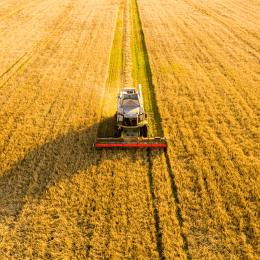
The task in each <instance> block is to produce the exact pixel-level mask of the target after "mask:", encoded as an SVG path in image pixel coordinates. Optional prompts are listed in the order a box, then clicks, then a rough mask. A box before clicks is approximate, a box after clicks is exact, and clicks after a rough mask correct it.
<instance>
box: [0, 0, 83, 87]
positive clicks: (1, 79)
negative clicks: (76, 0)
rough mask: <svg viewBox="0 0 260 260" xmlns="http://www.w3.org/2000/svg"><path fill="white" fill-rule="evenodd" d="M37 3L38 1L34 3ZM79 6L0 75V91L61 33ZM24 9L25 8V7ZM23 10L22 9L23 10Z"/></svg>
mask: <svg viewBox="0 0 260 260" xmlns="http://www.w3.org/2000/svg"><path fill="white" fill-rule="evenodd" d="M36 2H38V1H36ZM79 7H80V5H79V4H78V5H77V6H76V7H75V8H73V10H71V11H70V12H69V13H68V14H67V16H66V17H65V19H62V21H59V22H58V23H57V25H56V26H55V28H54V29H53V30H52V31H51V32H50V33H49V34H48V35H47V36H44V37H43V38H41V39H40V40H39V41H38V42H37V43H36V44H35V45H34V46H33V48H32V50H30V51H28V52H25V53H24V54H23V55H22V56H21V57H20V58H19V59H17V60H16V61H15V62H14V63H13V64H12V65H11V66H10V67H9V68H8V69H7V70H6V71H5V72H4V73H2V75H0V90H1V89H2V88H3V87H4V86H5V85H6V84H7V83H8V82H9V81H10V80H11V79H12V78H13V77H14V76H15V75H16V74H17V73H18V72H19V71H20V70H21V69H22V68H24V67H25V65H26V64H28V62H29V61H30V60H31V59H32V58H33V57H34V56H35V55H36V54H37V53H39V52H40V51H42V50H43V49H44V48H46V47H47V46H48V45H50V44H51V42H52V41H53V40H54V38H55V37H56V36H58V35H59V34H60V32H61V29H62V28H63V27H64V25H65V24H66V23H67V22H68V21H69V19H70V18H71V17H72V16H73V14H74V13H75V12H76V11H77V10H78V9H79ZM25 8H26V7H25ZM23 9H24V8H23ZM0 21H1V19H0Z"/></svg>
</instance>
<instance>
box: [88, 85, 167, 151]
mask: <svg viewBox="0 0 260 260" xmlns="http://www.w3.org/2000/svg"><path fill="white" fill-rule="evenodd" d="M115 117H116V120H117V123H116V125H115V127H116V131H117V138H115V137H111V138H96V139H95V143H94V144H93V146H94V147H136V148H145V147H146V148H148V147H150V148H152V147H159V148H165V149H167V147H168V138H162V137H153V138H147V135H148V127H149V125H148V115H147V114H146V113H145V112H144V107H143V97H142V91H141V85H140V84H139V85H138V91H137V90H136V89H135V88H125V89H123V91H121V92H120V93H119V95H118V105H117V112H116V114H115Z"/></svg>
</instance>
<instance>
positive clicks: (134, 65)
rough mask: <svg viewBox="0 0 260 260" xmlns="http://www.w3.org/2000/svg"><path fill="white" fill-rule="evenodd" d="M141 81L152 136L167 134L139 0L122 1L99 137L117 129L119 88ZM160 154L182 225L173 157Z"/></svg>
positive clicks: (155, 215)
mask: <svg viewBox="0 0 260 260" xmlns="http://www.w3.org/2000/svg"><path fill="white" fill-rule="evenodd" d="M129 30H130V31H129ZM138 84H141V85H142V94H143V100H144V108H145V111H146V113H148V118H149V133H148V136H150V137H151V136H160V137H163V136H164V133H163V129H162V125H161V116H160V113H159V108H158V105H157V99H156V94H155V87H154V85H153V82H152V72H151V68H150V64H149V57H148V53H147V49H146V45H145V38H144V34H143V30H142V24H141V20H140V16H139V10H138V4H137V1H136V0H125V1H122V2H121V5H120V7H119V10H118V14H117V21H116V27H115V33H114V39H113V43H112V48H111V53H110V62H109V68H108V74H107V81H106V86H105V90H104V94H103V99H102V104H101V112H100V115H101V121H100V124H99V127H98V131H97V136H98V137H110V136H112V134H113V133H112V132H111V130H110V129H114V124H115V119H114V118H113V115H114V114H115V111H116V109H117V102H115V97H117V94H118V91H119V90H120V89H122V88H124V87H126V86H129V85H131V86H130V87H135V88H136V87H137V85H138ZM115 152H116V151H115ZM157 153H158V154H159V155H160V156H163V157H164V160H166V163H167V174H168V175H169V178H170V180H171V190H172V195H173V197H174V201H175V205H176V216H177V219H178V221H179V226H180V227H181V228H182V223H183V219H182V216H181V211H180V206H179V201H178V191H177V187H176V184H175V182H174V176H173V171H172V169H171V165H170V161H169V157H168V154H167V152H166V151H165V152H163V151H157ZM146 155H147V162H148V168H149V169H148V180H149V186H150V194H151V198H152V202H151V203H152V208H153V218H154V223H155V229H156V240H157V241H156V244H157V251H158V253H159V259H166V258H165V255H164V244H163V241H162V231H161V230H162V228H161V224H160V216H159V212H158V208H157V206H156V203H155V201H156V194H155V190H154V178H153V174H152V168H153V159H152V156H151V151H150V150H148V151H147V153H146ZM101 158H102V154H100V160H101ZM100 160H99V161H100ZM181 236H182V238H183V241H184V245H183V254H184V255H185V256H186V259H190V257H189V253H188V245H187V239H186V237H185V235H184V234H183V232H181Z"/></svg>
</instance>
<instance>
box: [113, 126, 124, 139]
mask: <svg viewBox="0 0 260 260" xmlns="http://www.w3.org/2000/svg"><path fill="white" fill-rule="evenodd" d="M115 132H116V133H115V136H114V137H115V138H119V137H121V134H122V129H118V127H117V126H116V127H115Z"/></svg>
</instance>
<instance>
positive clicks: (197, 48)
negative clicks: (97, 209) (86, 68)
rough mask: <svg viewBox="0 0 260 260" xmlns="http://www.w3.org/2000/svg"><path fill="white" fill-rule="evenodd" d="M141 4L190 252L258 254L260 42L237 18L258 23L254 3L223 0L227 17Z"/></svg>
mask: <svg viewBox="0 0 260 260" xmlns="http://www.w3.org/2000/svg"><path fill="white" fill-rule="evenodd" d="M138 3H139V7H140V15H141V20H142V24H143V30H144V35H145V40H146V44H147V50H148V54H149V59H150V64H151V69H152V73H153V80H154V84H155V90H156V96H157V100H158V105H159V110H160V112H161V115H162V124H163V127H164V130H165V134H166V135H167V133H168V134H169V136H170V139H171V140H172V146H171V147H170V149H169V160H170V163H171V166H172V167H171V168H172V170H173V173H174V177H175V182H176V186H177V188H178V198H179V201H180V207H181V215H182V217H183V220H184V222H183V227H184V228H183V231H184V233H185V235H186V236H187V240H188V248H189V253H190V255H191V258H192V259H201V258H207V259H227V258H233V259H258V258H259V255H260V251H259V246H258V241H259V233H260V232H259V230H260V223H259V219H260V218H259V212H258V211H257V208H259V206H260V205H259V201H260V198H259V194H260V192H259V191H260V186H259V169H260V162H259V155H260V147H259V140H260V139H259V138H260V136H259V133H260V132H259V127H260V120H259V116H258V115H259V102H257V99H258V97H259V96H260V92H259V88H257V85H258V82H259V74H257V66H258V65H257V64H258V62H259V59H258V54H256V53H255V52H254V51H253V50H252V48H254V46H258V45H259V43H260V42H259V40H257V37H256V38H254V46H253V44H251V45H252V46H251V47H250V46H249V45H248V42H247V41H248V39H243V38H242V37H241V33H240V30H239V28H241V27H242V26H243V24H242V22H241V21H240V20H239V19H235V16H236V15H239V14H241V13H243V14H245V13H247V14H248V15H249V16H250V20H252V21H253V22H252V24H256V20H257V17H255V16H252V15H251V14H252V12H251V11H250V10H252V8H253V3H252V2H250V3H249V7H246V6H244V8H242V6H241V5H239V8H238V9H236V5H234V4H230V5H229V3H227V2H225V3H224V2H221V3H220V4H219V2H218V7H219V9H218V11H219V12H220V15H219V14H218V15H219V16H221V17H222V21H219V20H217V19H215V18H214V17H212V16H211V15H208V14H205V13H203V12H201V10H198V9H197V8H194V5H190V1H189V2H188V1H178V2H172V1H166V2H165V1H164V2H163V3H162V2H158V1H154V0H150V1H144V0H139V1H138ZM232 3H233V2H232ZM221 4H225V5H226V6H227V8H230V9H231V11H232V12H231V14H232V15H234V16H232V18H231V19H232V20H236V25H234V24H233V23H232V24H231V25H230V26H231V27H228V26H226V25H225V24H224V23H226V21H225V19H224V18H223V17H224V14H223V13H221ZM213 5H214V1H207V8H208V9H209V10H211V8H210V6H213ZM224 10H226V9H225V8H224ZM176 14H177V15H176ZM255 19H256V20H255ZM223 22H224V23H223ZM252 24H251V25H252ZM247 26H249V24H248V25H247ZM155 28H156V29H155ZM250 28H251V29H253V28H252V27H250ZM250 28H247V29H248V31H250ZM224 40H225V46H224V45H223V44H224V43H223V42H224ZM251 40H252V38H250V40H249V41H251ZM241 68H243V69H241Z"/></svg>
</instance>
